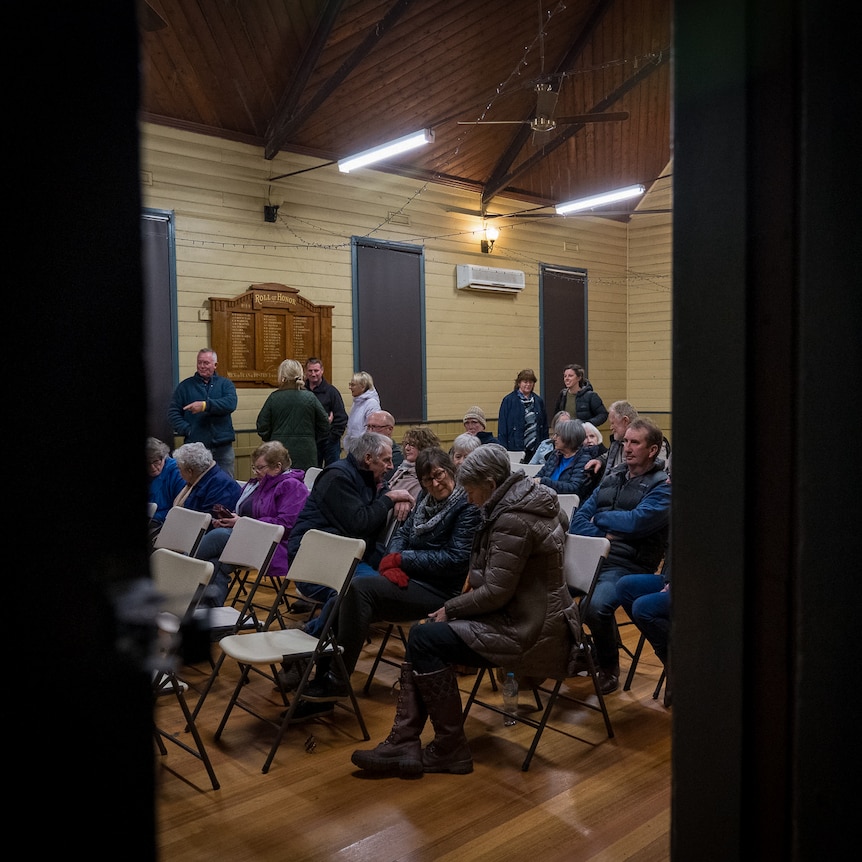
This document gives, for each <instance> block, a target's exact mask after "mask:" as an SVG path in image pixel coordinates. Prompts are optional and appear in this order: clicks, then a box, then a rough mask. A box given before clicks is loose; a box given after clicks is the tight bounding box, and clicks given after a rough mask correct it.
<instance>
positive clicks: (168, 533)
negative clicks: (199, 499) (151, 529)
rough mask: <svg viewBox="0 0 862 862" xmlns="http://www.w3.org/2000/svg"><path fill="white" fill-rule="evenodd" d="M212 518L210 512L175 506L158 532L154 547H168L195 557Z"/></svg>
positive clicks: (169, 511)
mask: <svg viewBox="0 0 862 862" xmlns="http://www.w3.org/2000/svg"><path fill="white" fill-rule="evenodd" d="M212 518H213V516H212V515H211V514H210V513H209V512H196V511H194V509H184V508H183V507H182V506H173V507H171V508H170V509H169V510H168V514H167V517H166V518H165V523H164V524H162V528H161V530H159V532H158V533H157V534H156V538H155V540H154V541H153V547H154V548H166V549H168V550H170V551H176V552H177V553H178V554H186V555H187V556H189V557H193V556H194V555H195V551H196V550H197V549H198V545H199V544H200V543H201V539H202V538H203V537H204V534H205V533H206V531H207V530H208V529H209V527H210V522H211V521H212Z"/></svg>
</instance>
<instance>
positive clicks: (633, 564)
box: [569, 418, 671, 694]
mask: <svg viewBox="0 0 862 862" xmlns="http://www.w3.org/2000/svg"><path fill="white" fill-rule="evenodd" d="M662 440H663V435H662V431H661V428H659V427H658V426H657V425H656V424H655V422H653V421H652V420H651V419H640V418H639V419H635V420H634V421H633V422H632V423H631V424H630V425H629V427H628V428H627V429H626V432H625V438H624V443H623V452H624V463H623V464H620V465H619V466H618V467H614V468H613V469H612V470H611V471H610V472H609V473H608V474H607V475H606V476H605V479H604V480H603V482H602V484H601V485H599V487H598V488H596V490H595V491H593V493H592V494H591V495H590V497H589V499H588V500H587V501H586V502H585V503H584V504H583V505H582V506H579V507H578V508H577V509H576V510H575V512H574V513H573V515H572V520H571V524H570V525H569V532H570V533H574V534H575V535H578V536H604V537H605V538H607V539H608V540H609V541H610V543H611V550H610V553H609V554H608V558H607V559H606V560H605V562H604V564H603V565H602V569H601V572H600V573H599V579H598V581H597V582H596V587H595V590H594V591H593V596H592V599H591V600H590V603H589V606H588V607H587V609H586V613H585V616H584V621H585V622H586V623H587V624H588V625H589V627H590V632H591V633H592V636H593V640H594V642H595V645H596V660H597V664H598V667H599V686H600V688H601V690H602V693H603V694H610V693H611V692H612V691H616V689H617V687H618V686H619V677H620V659H619V646H618V644H617V631H616V627H615V626H614V613H615V612H616V609H617V608H618V607H619V599H618V597H617V581H618V580H619V579H620V578H621V577H622V576H623V575H626V574H639V573H641V572H655V571H656V569H657V568H658V566H659V564H660V563H661V560H662V557H663V556H664V553H665V549H666V547H667V538H668V529H669V525H670V487H671V486H670V485H669V484H668V482H667V473H665V471H664V469H663V467H664V460H663V459H661V458H659V451H660V449H661V445H662Z"/></svg>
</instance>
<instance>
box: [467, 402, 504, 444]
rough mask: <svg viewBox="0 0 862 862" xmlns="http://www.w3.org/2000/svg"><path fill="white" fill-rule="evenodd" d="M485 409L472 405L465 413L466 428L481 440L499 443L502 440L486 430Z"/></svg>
mask: <svg viewBox="0 0 862 862" xmlns="http://www.w3.org/2000/svg"><path fill="white" fill-rule="evenodd" d="M486 424H487V423H486V421H485V411H484V410H483V409H482V408H481V407H471V408H470V409H469V410H468V411H467V412H466V413H465V414H464V430H465V431H466V432H467V433H468V434H472V435H474V436H475V437H478V438H479V442H480V443H482V444H485V443H499V442H500V441H499V440H498V439H497V438H496V437H495V436H494V435H493V434H492V433H491V432H490V431H486V430H485V426H486Z"/></svg>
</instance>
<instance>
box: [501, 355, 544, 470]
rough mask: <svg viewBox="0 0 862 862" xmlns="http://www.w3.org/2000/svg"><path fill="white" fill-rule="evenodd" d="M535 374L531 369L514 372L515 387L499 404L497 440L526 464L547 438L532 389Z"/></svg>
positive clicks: (538, 397) (541, 407)
mask: <svg viewBox="0 0 862 862" xmlns="http://www.w3.org/2000/svg"><path fill="white" fill-rule="evenodd" d="M535 386H536V375H535V373H534V372H533V369H532V368H525V369H523V370H522V371H519V372H518V376H517V377H516V378H515V388H514V389H513V390H512V391H511V392H510V393H509V394H508V395H507V396H506V397H505V398H504V399H503V400H502V401H501V402H500V413H499V417H498V419H497V439H498V440H499V441H500V445H502V446H505V447H506V448H507V449H508V450H509V451H510V452H523V453H524V458H523V462H522V463H524V464H529V463H530V459H531V458H532V457H533V453H534V452H535V451H536V448H537V447H538V445H539V444H540V443H541V442H542V441H543V440H545V439H546V438H547V436H548V414H547V413H546V412H545V402H544V400H543V398H542V396H541V395H538V394H536V393H535V392H534V391H533V389H534V388H535Z"/></svg>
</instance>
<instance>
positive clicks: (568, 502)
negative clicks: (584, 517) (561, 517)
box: [557, 494, 581, 521]
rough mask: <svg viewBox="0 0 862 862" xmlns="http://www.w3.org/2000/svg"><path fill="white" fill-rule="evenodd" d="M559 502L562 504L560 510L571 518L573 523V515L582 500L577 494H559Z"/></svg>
mask: <svg viewBox="0 0 862 862" xmlns="http://www.w3.org/2000/svg"><path fill="white" fill-rule="evenodd" d="M557 500H558V501H559V503H560V508H561V509H562V510H563V511H564V512H565V513H566V514H567V515H568V516H569V520H570V521H571V520H572V514H573V513H574V511H575V509H577V508H578V506H579V505H580V502H581V498H580V497H578V495H577V494H557Z"/></svg>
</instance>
